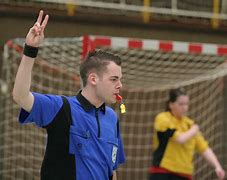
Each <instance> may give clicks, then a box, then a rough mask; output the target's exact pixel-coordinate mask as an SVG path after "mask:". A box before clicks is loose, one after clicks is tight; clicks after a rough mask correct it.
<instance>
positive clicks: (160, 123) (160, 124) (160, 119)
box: [154, 113, 170, 132]
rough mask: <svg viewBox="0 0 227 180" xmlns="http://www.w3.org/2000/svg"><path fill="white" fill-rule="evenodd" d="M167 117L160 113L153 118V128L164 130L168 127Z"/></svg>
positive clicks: (158, 130) (159, 130)
mask: <svg viewBox="0 0 227 180" xmlns="http://www.w3.org/2000/svg"><path fill="white" fill-rule="evenodd" d="M169 124H170V123H169V119H168V117H166V116H165V115H164V114H162V113H160V114H158V115H157V116H156V118H155V123H154V129H155V131H157V132H165V131H167V130H168V129H169V128H170V127H169V126H170V125H169Z"/></svg>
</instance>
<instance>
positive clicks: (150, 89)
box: [0, 0, 227, 180]
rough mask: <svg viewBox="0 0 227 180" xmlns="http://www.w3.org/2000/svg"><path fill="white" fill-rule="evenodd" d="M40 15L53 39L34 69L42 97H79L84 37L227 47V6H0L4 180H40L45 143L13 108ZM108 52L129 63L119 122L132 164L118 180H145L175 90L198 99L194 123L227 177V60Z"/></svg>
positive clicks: (175, 1) (60, 2)
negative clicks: (156, 125)
mask: <svg viewBox="0 0 227 180" xmlns="http://www.w3.org/2000/svg"><path fill="white" fill-rule="evenodd" d="M40 9H43V10H44V11H45V13H46V14H49V15H50V19H49V23H48V25H47V28H46V32H45V36H46V37H48V38H50V39H47V40H46V43H45V44H44V46H43V48H42V49H41V50H40V53H39V55H40V57H39V58H40V59H41V60H40V61H38V63H37V68H36V69H34V77H33V79H34V82H33V83H34V85H33V87H32V88H33V90H35V91H38V92H44V93H58V94H67V95H74V94H75V91H77V90H78V89H79V88H80V84H79V81H78V73H77V67H78V66H79V63H80V61H81V52H82V51H83V47H82V46H83V43H84V42H83V40H82V39H81V37H83V35H102V36H108V37H113V36H114V37H123V38H126V39H127V38H134V39H135V38H136V39H156V40H159V41H161V40H164V41H170V42H172V41H182V42H198V43H204V44H207V43H209V44H211V43H212V44H217V45H219V46H222V45H223V47H226V45H225V44H227V0H206V1H204V0H83V1H82V0H81V1H80V0H69V1H65V0H1V1H0V85H1V89H3V90H1V92H0V132H1V134H0V179H3V180H5V179H7V180H8V179H9V180H10V179H21V180H22V179H23V180H24V179H28V180H30V179H39V168H40V162H41V161H42V156H43V150H44V146H45V143H44V141H45V140H44V138H45V133H44V131H43V130H40V129H37V128H34V127H33V126H29V127H21V126H20V125H19V124H18V122H17V119H16V116H17V114H18V110H19V108H18V106H17V105H16V104H15V103H13V102H12V100H11V91H12V85H13V81H14V78H15V73H16V70H17V67H18V64H19V60H20V58H21V48H22V47H23V38H24V37H25V36H26V34H27V32H28V30H29V28H30V27H31V26H32V25H33V24H34V22H35V20H36V18H37V14H38V12H39V10H40ZM15 38H16V39H15ZM9 40H10V41H9ZM119 43H120V41H119ZM4 46H5V50H4V54H3V47H4ZM100 48H102V47H100ZM107 49H108V50H109V51H113V52H114V53H117V54H119V55H120V56H121V57H122V59H123V60H124V61H123V62H124V63H123V69H124V74H125V78H124V79H123V81H124V85H125V86H126V88H125V89H123V91H122V94H123V95H124V96H123V97H125V101H126V107H127V108H128V110H127V114H126V115H120V117H121V120H122V123H121V125H122V134H123V139H124V142H125V146H126V147H125V148H126V155H127V163H126V164H125V165H124V166H123V167H122V168H121V169H120V170H119V175H120V178H119V179H122V180H133V179H134V180H142V179H146V174H147V173H146V172H147V168H148V166H149V165H150V162H151V158H152V156H151V144H152V142H151V139H152V129H153V124H152V123H153V119H154V116H155V114H157V113H158V112H160V111H162V110H164V106H165V101H166V98H167V94H168V90H169V89H170V88H171V87H174V86H184V87H185V88H186V89H187V90H188V92H189V95H190V96H191V98H192V107H191V111H190V115H191V117H192V118H195V119H196V120H197V121H196V122H197V123H198V124H199V125H200V126H201V129H202V132H204V135H205V137H206V138H207V139H208V141H209V142H210V144H211V147H212V148H214V150H215V152H216V153H217V154H218V157H219V159H220V160H221V162H222V164H223V166H224V168H225V169H227V157H226V155H225V154H227V146H226V145H225V139H226V137H227V134H226V129H227V128H226V127H227V123H226V117H227V115H226V103H227V93H226V87H227V86H226V82H227V81H226V74H227V73H226V67H227V66H226V57H227V56H226V55H227V53H226V50H224V52H225V53H224V54H223V55H221V56H220V55H218V54H214V55H207V54H204V55H203V54H202V55H200V54H190V53H181V52H180V53H179V52H177V53H176V52H161V51H154V50H152V51H148V50H139V49H136V50H130V49H124V48H118V49H113V48H111V47H108V48H107ZM3 55H4V56H3ZM45 63H49V64H45ZM57 67H60V68H59V69H58V68H57ZM56 77H57V78H56ZM56 79H59V81H58V80H56ZM72 79H73V81H72ZM185 80H187V81H185ZM75 81H77V82H76V83H75ZM5 83H6V84H7V85H8V86H7V87H8V89H7V92H4V87H5V86H4V85H5ZM167 85H172V86H167ZM138 86H139V89H138V88H137V87H138ZM114 108H116V110H117V111H118V109H117V107H114ZM204 120H206V121H204ZM28 137H29V138H28ZM214 179H215V175H214V172H213V171H212V168H210V167H208V166H206V165H205V162H204V161H203V160H201V159H199V158H198V157H196V174H195V180H214Z"/></svg>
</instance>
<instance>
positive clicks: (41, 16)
mask: <svg viewBox="0 0 227 180" xmlns="http://www.w3.org/2000/svg"><path fill="white" fill-rule="evenodd" d="M42 19H43V10H40V11H39V16H38V18H37V22H38V23H39V24H41V22H42Z"/></svg>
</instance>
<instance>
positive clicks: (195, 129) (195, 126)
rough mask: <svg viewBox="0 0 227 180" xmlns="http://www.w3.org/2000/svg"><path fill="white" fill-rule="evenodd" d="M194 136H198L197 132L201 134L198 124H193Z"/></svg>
mask: <svg viewBox="0 0 227 180" xmlns="http://www.w3.org/2000/svg"><path fill="white" fill-rule="evenodd" d="M191 129H192V131H193V134H196V133H197V132H199V126H198V125H197V124H193V125H192V127H191Z"/></svg>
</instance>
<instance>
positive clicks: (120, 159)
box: [113, 120, 125, 170]
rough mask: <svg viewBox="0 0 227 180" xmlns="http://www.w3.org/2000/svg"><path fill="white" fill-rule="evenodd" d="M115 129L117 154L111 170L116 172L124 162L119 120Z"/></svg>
mask: <svg viewBox="0 0 227 180" xmlns="http://www.w3.org/2000/svg"><path fill="white" fill-rule="evenodd" d="M117 128H118V152H117V158H116V163H115V165H114V167H113V170H116V169H117V168H118V166H119V165H120V164H123V163H124V162H125V152H124V146H123V142H122V138H121V134H120V127H119V120H118V123H117Z"/></svg>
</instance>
